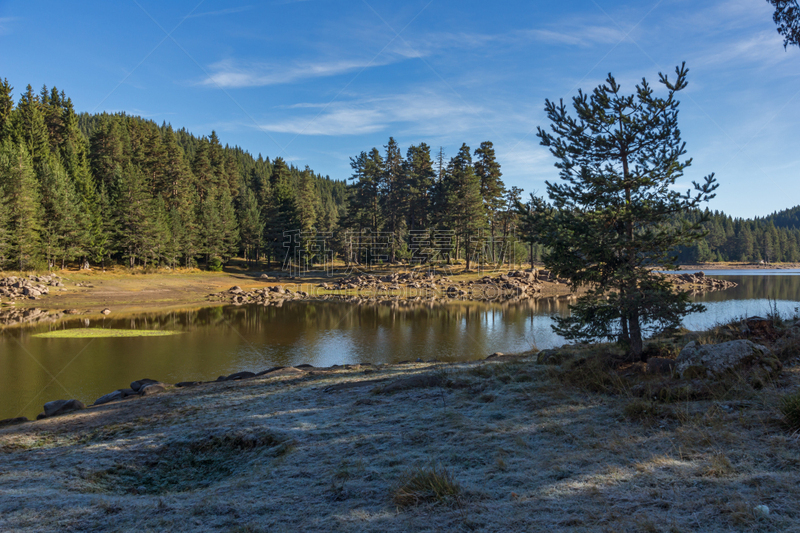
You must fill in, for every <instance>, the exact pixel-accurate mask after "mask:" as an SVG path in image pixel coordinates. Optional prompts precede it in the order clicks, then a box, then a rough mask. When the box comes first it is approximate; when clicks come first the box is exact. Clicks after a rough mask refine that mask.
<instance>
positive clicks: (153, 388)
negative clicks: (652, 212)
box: [139, 383, 167, 396]
mask: <svg viewBox="0 0 800 533" xmlns="http://www.w3.org/2000/svg"><path fill="white" fill-rule="evenodd" d="M166 390H167V388H166V387H165V386H164V384H163V383H153V384H151V385H145V386H143V387H142V388H141V390H140V391H139V394H140V395H142V396H152V395H153V394H159V393H162V392H166Z"/></svg>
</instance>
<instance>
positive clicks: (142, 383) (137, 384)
mask: <svg viewBox="0 0 800 533" xmlns="http://www.w3.org/2000/svg"><path fill="white" fill-rule="evenodd" d="M154 383H159V382H158V381H156V380H154V379H138V380H136V381H134V382H132V383H131V389H133V391H134V392H141V389H142V387H146V386H147V385H153V384H154Z"/></svg>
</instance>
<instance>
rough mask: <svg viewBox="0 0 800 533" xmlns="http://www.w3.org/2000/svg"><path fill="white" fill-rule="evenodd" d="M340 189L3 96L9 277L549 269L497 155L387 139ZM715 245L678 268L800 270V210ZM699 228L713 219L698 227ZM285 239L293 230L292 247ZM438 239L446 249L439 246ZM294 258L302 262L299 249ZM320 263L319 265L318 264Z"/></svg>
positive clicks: (169, 135)
mask: <svg viewBox="0 0 800 533" xmlns="http://www.w3.org/2000/svg"><path fill="white" fill-rule="evenodd" d="M351 166H352V169H353V174H352V176H351V177H350V179H349V180H348V181H347V182H345V181H337V180H332V179H330V178H329V177H327V176H322V175H321V174H319V173H316V172H314V171H313V170H311V169H310V168H308V167H305V168H304V169H302V170H301V169H299V168H296V167H295V166H293V165H290V164H287V163H286V162H285V161H284V160H283V159H282V158H280V157H278V158H275V159H274V160H270V159H269V158H264V157H262V156H261V155H259V156H258V157H254V156H252V155H251V154H249V153H248V152H245V151H244V150H242V149H241V148H239V147H230V146H228V145H225V146H223V145H222V144H221V142H220V139H219V138H218V137H217V135H216V133H214V132H212V133H211V135H210V136H209V137H196V136H194V135H192V134H190V133H189V132H187V131H186V130H185V129H180V130H174V129H173V128H172V127H171V126H170V125H168V124H161V125H159V124H156V123H155V122H153V121H149V120H144V119H142V118H139V117H133V116H128V115H126V114H124V113H118V114H107V113H102V114H95V115H90V114H86V113H81V114H78V113H76V111H75V110H74V107H73V104H72V101H71V100H70V98H68V97H67V96H66V95H65V94H64V93H63V92H60V91H58V90H57V89H56V88H52V89H48V88H46V87H44V88H42V89H41V91H39V92H38V93H36V92H34V91H33V89H32V88H31V86H28V87H27V88H26V90H25V91H24V92H23V93H22V94H21V95H20V96H19V99H18V101H15V100H14V95H13V87H11V85H10V84H9V82H8V81H7V80H3V81H2V83H0V268H5V269H12V270H28V269H37V268H47V267H50V268H61V267H63V266H65V265H66V264H68V263H70V264H74V263H79V264H85V263H86V262H89V263H92V264H97V263H103V264H110V263H115V264H124V265H127V266H131V267H133V266H169V267H173V268H174V267H177V266H196V265H202V266H204V267H208V268H212V269H219V268H221V267H222V264H224V263H225V262H227V261H228V260H229V259H230V258H232V257H235V256H240V257H244V258H245V259H247V260H249V261H268V262H274V261H283V260H284V257H285V256H286V253H287V251H289V252H290V253H293V252H296V251H297V250H298V249H299V250H301V251H305V252H307V253H306V255H307V256H313V255H314V253H318V252H315V250H319V249H320V246H319V239H318V238H316V237H315V235H326V236H327V237H326V238H325V243H324V253H325V254H329V255H327V257H326V258H329V257H330V254H333V255H335V256H337V257H338V258H340V259H343V260H344V261H346V262H348V263H352V262H355V263H362V264H363V263H364V262H374V261H375V260H376V259H378V260H382V261H397V260H406V261H408V260H426V259H434V258H439V259H446V260H448V261H449V260H452V259H458V258H461V259H466V260H467V262H468V263H469V262H472V261H481V262H487V263H493V264H497V263H500V262H519V261H522V260H527V259H530V258H533V259H537V260H538V258H539V257H540V254H541V250H540V249H538V247H537V245H533V246H529V245H525V244H523V243H522V242H520V241H524V240H525V239H524V238H523V236H524V235H525V234H526V233H529V232H530V231H533V228H525V227H522V226H521V224H522V223H521V218H520V216H519V211H518V208H517V206H518V205H522V204H519V202H521V201H522V190H521V189H519V188H517V187H510V188H507V187H506V186H505V184H504V183H503V180H502V172H501V167H500V163H499V162H498V161H497V158H496V155H495V151H494V147H493V145H492V143H491V142H489V141H486V142H484V143H482V144H481V145H480V146H479V147H478V148H476V149H475V150H474V151H473V150H472V149H471V148H470V147H468V146H467V145H466V144H464V145H462V146H461V148H460V149H459V151H458V153H457V154H456V155H455V156H453V157H451V158H449V159H448V158H446V157H445V154H444V152H443V150H442V149H439V150H437V151H436V152H435V153H434V152H432V149H431V147H430V146H428V145H427V144H425V143H420V144H418V145H412V146H410V147H408V148H407V150H406V152H405V154H403V153H402V150H401V148H400V146H399V145H398V144H397V142H396V141H395V140H394V139H392V138H390V139H389V140H388V142H387V144H386V145H385V146H384V147H383V150H379V149H377V148H373V149H372V150H370V151H367V152H362V153H361V154H359V155H358V156H356V157H353V158H352V159H351ZM706 215H707V217H708V220H707V221H706V222H705V225H706V228H707V229H708V231H709V234H708V236H707V238H706V239H704V240H702V241H700V242H699V243H698V244H697V245H696V246H694V247H692V248H691V249H682V250H680V255H681V261H684V262H692V261H709V260H710V261H714V260H731V261H759V260H764V261H768V262H775V261H800V223H798V219H799V218H800V208H795V209H793V210H787V211H784V212H781V213H775V214H773V215H770V216H769V217H766V218H764V219H756V220H742V219H732V218H731V217H728V216H726V215H724V214H722V213H706ZM687 216H688V217H689V218H691V217H700V216H702V213H692V214H690V215H687ZM286 232H297V237H296V238H293V239H292V240H291V242H289V247H290V249H289V250H287V248H286V246H287V238H286V236H285V233H286ZM437 239H438V241H437ZM292 248H294V249H292ZM316 259H317V260H322V259H323V258H322V253H318V257H317V258H316Z"/></svg>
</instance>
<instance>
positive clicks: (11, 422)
mask: <svg viewBox="0 0 800 533" xmlns="http://www.w3.org/2000/svg"><path fill="white" fill-rule="evenodd" d="M25 422H28V419H27V418H25V417H24V416H20V417H17V418H6V419H5V420H0V428H4V427H8V426H16V425H17V424H22V423H25Z"/></svg>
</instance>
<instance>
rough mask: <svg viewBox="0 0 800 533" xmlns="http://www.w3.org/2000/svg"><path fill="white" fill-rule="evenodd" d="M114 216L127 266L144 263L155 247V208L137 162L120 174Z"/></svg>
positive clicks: (131, 266)
mask: <svg viewBox="0 0 800 533" xmlns="http://www.w3.org/2000/svg"><path fill="white" fill-rule="evenodd" d="M116 188H117V196H116V198H115V200H116V205H115V217H114V218H115V219H116V220H117V224H118V228H119V229H118V231H119V246H120V249H121V251H122V256H123V258H125V259H127V260H128V266H129V267H130V268H133V267H134V266H136V261H137V259H138V260H140V261H142V262H143V263H144V264H146V262H147V256H148V254H149V253H150V251H151V249H152V247H153V242H152V238H153V233H154V232H153V209H152V207H153V206H152V201H151V200H152V199H151V197H150V196H149V194H148V186H147V179H146V177H145V175H144V173H143V172H142V171H141V169H140V168H139V167H138V166H135V165H130V164H129V165H128V166H126V167H125V168H124V169H123V171H122V172H121V173H120V174H119V176H118V183H117V187H116Z"/></svg>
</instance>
